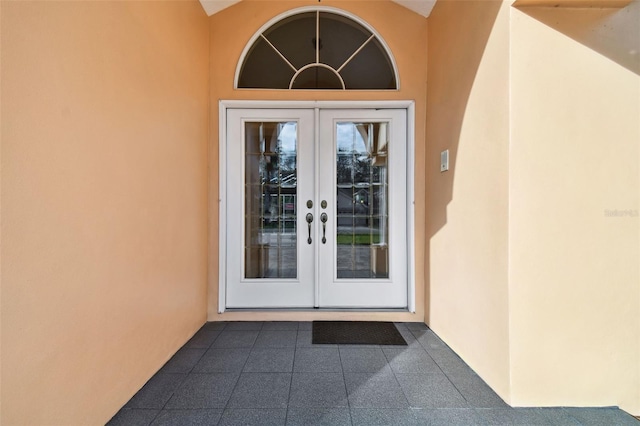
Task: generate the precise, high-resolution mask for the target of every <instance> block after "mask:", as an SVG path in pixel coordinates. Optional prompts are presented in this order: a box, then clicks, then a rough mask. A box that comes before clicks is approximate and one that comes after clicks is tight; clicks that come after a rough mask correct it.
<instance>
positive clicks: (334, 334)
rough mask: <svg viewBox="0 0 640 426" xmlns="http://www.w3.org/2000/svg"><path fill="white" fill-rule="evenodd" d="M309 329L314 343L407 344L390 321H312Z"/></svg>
mask: <svg viewBox="0 0 640 426" xmlns="http://www.w3.org/2000/svg"><path fill="white" fill-rule="evenodd" d="M311 329H312V337H311V342H312V343H315V344H325V345H326V344H340V345H403V346H407V342H405V340H404V338H403V337H402V335H401V334H400V332H399V331H398V329H397V328H396V326H395V325H394V324H393V323H392V322H375V321H314V322H313V324H312V327H311Z"/></svg>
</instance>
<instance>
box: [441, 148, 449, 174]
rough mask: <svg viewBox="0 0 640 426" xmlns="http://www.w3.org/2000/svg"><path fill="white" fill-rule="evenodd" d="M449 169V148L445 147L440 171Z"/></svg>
mask: <svg viewBox="0 0 640 426" xmlns="http://www.w3.org/2000/svg"><path fill="white" fill-rule="evenodd" d="M447 170H449V150H448V149H445V150H444V151H442V152H441V153H440V171H441V172H446V171H447Z"/></svg>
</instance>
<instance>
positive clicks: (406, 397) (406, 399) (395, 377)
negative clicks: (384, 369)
mask: <svg viewBox="0 0 640 426" xmlns="http://www.w3.org/2000/svg"><path fill="white" fill-rule="evenodd" d="M393 325H394V326H395V327H396V330H398V326H397V325H396V324H395V323H394V324H393ZM407 330H409V329H408V327H407ZM398 333H400V330H398ZM409 333H410V334H411V335H412V336H413V333H412V332H411V330H409ZM400 335H402V333H401V334H400ZM413 337H414V338H415V336H413ZM402 338H403V339H404V336H403V337H402ZM405 341H406V340H405ZM416 341H418V339H416ZM418 344H420V342H418ZM420 346H422V345H420ZM407 349H409V342H407ZM380 350H381V351H382V354H383V355H384V358H385V359H386V360H387V364H389V370H391V374H393V378H394V379H395V380H396V382H397V383H398V386H400V390H401V391H402V395H403V396H404V399H405V401H407V407H409V410H411V409H412V408H415V407H412V406H411V402H410V401H409V397H408V396H407V393H406V392H405V391H404V388H403V387H402V385H401V384H400V380H398V376H396V372H395V371H393V368H392V367H391V362H389V358H388V357H387V354H386V353H385V352H384V349H382V348H380ZM425 352H426V351H425ZM412 414H414V415H415V413H412Z"/></svg>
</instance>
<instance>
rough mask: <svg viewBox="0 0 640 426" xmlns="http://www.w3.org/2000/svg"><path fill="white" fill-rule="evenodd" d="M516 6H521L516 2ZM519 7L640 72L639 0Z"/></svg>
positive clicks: (544, 22) (542, 21)
mask: <svg viewBox="0 0 640 426" xmlns="http://www.w3.org/2000/svg"><path fill="white" fill-rule="evenodd" d="M514 6H516V7H517V6H518V4H517V2H516V4H515V5H514ZM518 9H519V10H520V11H521V12H523V13H525V14H527V15H529V16H530V17H532V18H533V19H536V20H537V21H539V22H541V23H543V24H544V25H546V26H548V27H550V28H553V29H554V30H556V31H559V32H560V33H562V34H564V35H566V36H567V37H570V38H571V39H573V40H575V41H577V42H578V43H580V44H582V45H584V46H586V47H588V48H590V49H592V50H594V51H596V52H598V53H600V54H601V55H603V56H606V57H607V58H609V59H611V60H612V61H614V62H616V63H618V64H619V65H621V66H623V67H625V68H627V69H628V70H630V71H632V72H633V73H635V74H637V75H640V0H635V1H633V2H631V3H630V4H629V5H627V6H626V7H623V8H621V9H618V8H595V7H594V8H568V7H525V6H522V7H518ZM621 29H624V30H622V31H621Z"/></svg>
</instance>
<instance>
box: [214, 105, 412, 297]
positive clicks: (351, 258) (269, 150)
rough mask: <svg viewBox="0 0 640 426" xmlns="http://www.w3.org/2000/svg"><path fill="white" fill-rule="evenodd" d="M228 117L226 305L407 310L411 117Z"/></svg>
mask: <svg viewBox="0 0 640 426" xmlns="http://www.w3.org/2000/svg"><path fill="white" fill-rule="evenodd" d="M226 120H227V123H226V126H227V141H226V159H225V160H226V171H227V172H226V187H225V188H224V192H225V194H224V196H225V197H226V218H227V220H226V223H227V228H226V241H225V243H224V244H225V247H223V248H221V249H223V250H225V259H226V261H225V262H226V264H225V270H226V275H225V277H226V283H225V285H226V288H225V295H226V300H225V305H226V307H227V308H312V307H319V308H404V307H406V306H407V299H408V298H407V294H408V283H407V240H408V238H407V215H406V206H407V198H406V197H407V154H406V152H407V123H406V120H407V118H406V110H404V109H377V110H369V109H359V110H353V109H228V110H227V116H226Z"/></svg>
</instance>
